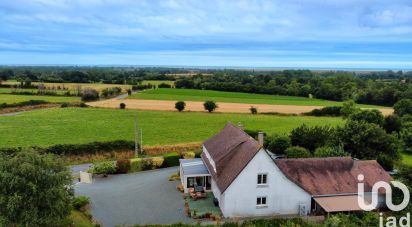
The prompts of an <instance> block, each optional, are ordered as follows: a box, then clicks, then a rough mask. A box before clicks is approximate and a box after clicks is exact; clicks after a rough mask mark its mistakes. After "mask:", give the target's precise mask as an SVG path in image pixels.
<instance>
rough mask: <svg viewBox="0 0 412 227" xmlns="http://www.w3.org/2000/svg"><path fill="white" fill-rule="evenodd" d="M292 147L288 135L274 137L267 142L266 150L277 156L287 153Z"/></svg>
mask: <svg viewBox="0 0 412 227" xmlns="http://www.w3.org/2000/svg"><path fill="white" fill-rule="evenodd" d="M290 146H291V143H290V138H289V137H288V136H287V135H273V136H271V137H268V138H267V140H266V148H267V149H268V150H269V151H271V152H273V153H275V154H283V153H285V150H286V149H287V148H289V147H290Z"/></svg>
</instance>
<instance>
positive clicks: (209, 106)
mask: <svg viewBox="0 0 412 227" xmlns="http://www.w3.org/2000/svg"><path fill="white" fill-rule="evenodd" d="M203 106H204V108H205V110H207V111H208V112H209V113H211V112H213V111H214V110H215V109H216V108H217V107H218V106H217V104H216V103H215V102H214V101H206V102H205V103H203Z"/></svg>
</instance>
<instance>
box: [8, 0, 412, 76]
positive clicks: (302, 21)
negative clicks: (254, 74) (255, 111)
mask: <svg viewBox="0 0 412 227" xmlns="http://www.w3.org/2000/svg"><path fill="white" fill-rule="evenodd" d="M0 64H30V65H33V64H40V65H60V64H64V65H72V64H74V65H168V66H221V67H294V68H316V67H319V68H382V69H412V1H411V0H390V1H388V0H328V1H324V0H288V1H284V0H272V1H257V0H256V1H253V0H250V1H242V0H234V1H225V0H216V1H214V0H208V1H184V0H182V1H178V0H164V1H154V0H148V1H145V0H13V1H1V2H0Z"/></svg>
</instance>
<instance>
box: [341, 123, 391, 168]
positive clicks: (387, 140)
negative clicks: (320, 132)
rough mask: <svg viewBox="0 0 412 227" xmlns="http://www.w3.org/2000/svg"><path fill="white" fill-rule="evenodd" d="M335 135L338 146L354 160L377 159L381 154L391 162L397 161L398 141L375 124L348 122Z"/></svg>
mask: <svg viewBox="0 0 412 227" xmlns="http://www.w3.org/2000/svg"><path fill="white" fill-rule="evenodd" d="M336 135H337V139H338V144H342V145H343V149H344V150H345V151H346V152H349V153H350V154H351V156H352V157H354V158H359V159H378V157H379V155H380V154H382V155H387V156H388V157H391V158H392V162H394V161H395V160H398V159H399V154H398V152H397V149H398V145H399V141H398V139H397V138H396V137H395V136H394V135H390V134H386V132H385V130H384V129H383V128H381V127H379V126H378V125H376V124H371V123H367V122H364V121H351V120H349V121H347V122H346V124H345V126H344V127H339V128H338V129H337V133H336Z"/></svg>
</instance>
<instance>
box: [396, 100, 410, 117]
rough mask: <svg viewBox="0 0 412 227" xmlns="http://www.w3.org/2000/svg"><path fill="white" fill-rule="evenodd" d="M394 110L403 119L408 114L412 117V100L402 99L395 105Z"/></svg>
mask: <svg viewBox="0 0 412 227" xmlns="http://www.w3.org/2000/svg"><path fill="white" fill-rule="evenodd" d="M393 109H394V110H395V111H394V113H395V114H397V115H398V116H401V117H402V116H403V115H406V114H410V115H412V100H411V99H402V100H400V101H398V102H397V103H395V105H394V106H393Z"/></svg>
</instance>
